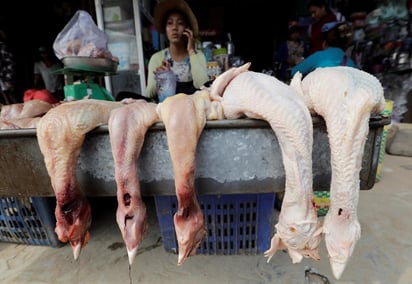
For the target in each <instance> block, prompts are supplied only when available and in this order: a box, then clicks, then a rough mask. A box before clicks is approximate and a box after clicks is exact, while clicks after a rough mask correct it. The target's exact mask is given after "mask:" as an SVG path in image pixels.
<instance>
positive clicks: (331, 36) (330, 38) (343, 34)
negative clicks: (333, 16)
mask: <svg viewBox="0 0 412 284" xmlns="http://www.w3.org/2000/svg"><path fill="white" fill-rule="evenodd" d="M323 38H324V40H325V41H326V43H327V44H328V46H333V47H339V48H342V49H346V47H347V46H348V44H349V43H350V42H351V40H352V28H351V26H350V25H349V24H347V23H345V22H342V23H340V24H339V25H336V26H335V27H333V29H331V30H329V31H327V32H325V33H323Z"/></svg>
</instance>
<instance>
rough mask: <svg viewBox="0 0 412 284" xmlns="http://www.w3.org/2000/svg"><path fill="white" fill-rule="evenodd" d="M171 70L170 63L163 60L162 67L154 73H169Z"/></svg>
mask: <svg viewBox="0 0 412 284" xmlns="http://www.w3.org/2000/svg"><path fill="white" fill-rule="evenodd" d="M167 70H170V63H169V62H168V61H167V60H166V59H163V61H162V65H160V66H158V67H157V68H156V69H155V70H154V72H153V73H155V74H156V73H157V72H161V71H167Z"/></svg>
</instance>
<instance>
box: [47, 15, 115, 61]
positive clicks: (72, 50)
mask: <svg viewBox="0 0 412 284" xmlns="http://www.w3.org/2000/svg"><path fill="white" fill-rule="evenodd" d="M53 49H54V53H55V54H56V56H57V58H59V59H62V58H63V57H67V56H86V57H104V58H110V59H112V54H111V52H110V51H109V50H108V48H107V36H106V34H105V33H104V32H103V31H102V30H100V29H99V28H98V27H97V25H96V24H95V22H94V21H93V19H92V17H91V16H90V14H89V13H87V12H86V11H83V10H78V11H77V12H76V13H75V14H74V16H73V17H72V18H71V19H70V21H69V22H68V23H67V24H66V26H65V27H64V28H63V30H62V31H61V32H60V33H59V34H58V35H57V37H56V39H55V41H54V43H53Z"/></svg>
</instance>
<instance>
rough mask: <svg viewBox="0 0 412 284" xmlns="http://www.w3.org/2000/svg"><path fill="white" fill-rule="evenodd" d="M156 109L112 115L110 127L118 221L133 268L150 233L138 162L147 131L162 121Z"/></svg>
mask: <svg viewBox="0 0 412 284" xmlns="http://www.w3.org/2000/svg"><path fill="white" fill-rule="evenodd" d="M156 107H157V105H156V104H154V103H148V102H146V101H144V100H134V102H133V101H129V104H128V105H126V106H124V107H122V108H118V109H115V110H113V111H112V113H111V116H110V119H109V122H108V126H109V135H110V144H111V147H112V154H113V160H114V166H115V179H116V184H117V203H118V207H117V212H116V221H117V224H118V226H119V229H120V231H121V233H122V237H123V240H124V242H125V244H126V248H127V253H128V256H129V264H130V265H131V264H132V263H133V261H134V259H135V256H136V253H137V250H138V248H139V245H140V243H141V242H142V240H143V238H144V235H145V233H146V230H147V223H146V205H145V204H144V202H143V200H142V196H141V192H140V183H139V176H138V168H137V160H138V158H139V155H140V152H141V150H142V147H143V143H144V138H145V135H146V132H147V130H148V129H149V127H150V126H152V125H153V124H154V123H156V122H158V121H159V116H158V114H157V111H156Z"/></svg>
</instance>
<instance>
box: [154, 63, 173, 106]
mask: <svg viewBox="0 0 412 284" xmlns="http://www.w3.org/2000/svg"><path fill="white" fill-rule="evenodd" d="M155 80H156V92H157V96H158V98H159V102H163V101H164V100H165V99H166V98H167V97H170V96H174V95H176V81H177V78H176V74H175V73H173V71H172V70H166V71H161V72H156V74H155Z"/></svg>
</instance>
